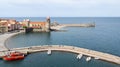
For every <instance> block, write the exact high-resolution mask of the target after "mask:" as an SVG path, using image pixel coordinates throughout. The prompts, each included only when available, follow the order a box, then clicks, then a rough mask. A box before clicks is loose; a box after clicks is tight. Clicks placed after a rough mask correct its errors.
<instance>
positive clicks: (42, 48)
mask: <svg viewBox="0 0 120 67" xmlns="http://www.w3.org/2000/svg"><path fill="white" fill-rule="evenodd" d="M11 50H13V51H19V52H22V53H34V52H42V51H49V50H51V51H64V52H72V53H76V54H83V55H86V56H90V57H93V58H99V59H100V60H105V61H108V62H112V63H116V64H120V57H119V56H115V55H111V54H108V53H103V52H99V51H94V50H90V49H85V48H80V47H75V46H67V45H42V46H31V47H23V48H13V49H11Z"/></svg>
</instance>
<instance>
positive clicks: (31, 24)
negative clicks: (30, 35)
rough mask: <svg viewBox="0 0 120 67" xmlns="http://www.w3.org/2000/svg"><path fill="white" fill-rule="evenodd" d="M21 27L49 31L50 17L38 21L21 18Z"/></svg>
mask: <svg viewBox="0 0 120 67" xmlns="http://www.w3.org/2000/svg"><path fill="white" fill-rule="evenodd" d="M21 23H22V25H23V27H27V28H33V31H45V32H49V31H50V17H47V18H46V21H42V22H41V21H40V22H35V21H30V20H29V19H26V20H23V22H21Z"/></svg>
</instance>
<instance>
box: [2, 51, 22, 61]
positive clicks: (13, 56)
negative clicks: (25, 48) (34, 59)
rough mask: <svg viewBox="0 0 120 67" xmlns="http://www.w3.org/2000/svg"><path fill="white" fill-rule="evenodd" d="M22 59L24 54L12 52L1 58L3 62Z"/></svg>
mask: <svg viewBox="0 0 120 67" xmlns="http://www.w3.org/2000/svg"><path fill="white" fill-rule="evenodd" d="M22 59H24V54H22V53H19V52H12V53H10V54H9V55H6V56H4V57H3V60H5V61H14V60H22Z"/></svg>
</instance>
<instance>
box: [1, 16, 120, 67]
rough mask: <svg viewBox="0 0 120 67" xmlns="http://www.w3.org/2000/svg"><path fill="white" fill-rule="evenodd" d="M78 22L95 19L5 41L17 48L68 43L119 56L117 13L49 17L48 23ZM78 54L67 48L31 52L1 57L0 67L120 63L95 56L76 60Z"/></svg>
mask: <svg viewBox="0 0 120 67" xmlns="http://www.w3.org/2000/svg"><path fill="white" fill-rule="evenodd" d="M3 18H7V19H16V20H17V21H22V20H23V19H30V20H31V21H46V18H45V17H3ZM52 22H58V23H59V24H79V23H95V24H96V26H95V27H65V28H62V29H63V30H67V31H62V32H61V31H58V32H55V31H52V32H33V33H21V34H18V35H16V36H13V37H11V38H9V39H8V40H7V41H6V43H5V44H6V46H7V47H8V48H18V47H27V46H38V45H71V46H76V47H81V48H87V49H91V50H96V51H101V52H105V53H109V54H113V55H116V56H120V17H51V23H52ZM76 57H77V54H74V53H68V52H52V54H51V55H47V52H38V53H32V54H29V55H27V56H26V57H25V59H24V60H18V61H11V62H8V61H3V60H2V59H1V60H0V67H120V65H118V64H114V63H110V62H106V61H102V60H95V59H94V58H92V59H91V61H89V62H87V61H86V57H87V56H83V57H82V59H80V60H78V59H77V58H76Z"/></svg>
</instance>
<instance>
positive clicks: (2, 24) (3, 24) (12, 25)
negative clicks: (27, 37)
mask: <svg viewBox="0 0 120 67" xmlns="http://www.w3.org/2000/svg"><path fill="white" fill-rule="evenodd" d="M20 27H21V25H20V23H19V22H17V21H16V20H13V19H0V32H2V33H4V32H9V31H14V30H19V28H20Z"/></svg>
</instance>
